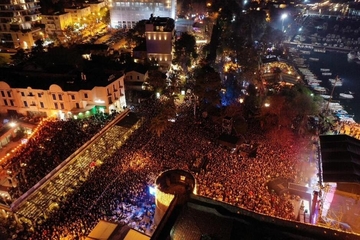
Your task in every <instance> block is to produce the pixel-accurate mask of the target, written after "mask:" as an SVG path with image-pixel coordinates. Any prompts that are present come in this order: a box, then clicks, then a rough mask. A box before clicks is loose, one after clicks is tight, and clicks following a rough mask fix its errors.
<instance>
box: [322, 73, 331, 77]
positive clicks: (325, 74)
mask: <svg viewBox="0 0 360 240" xmlns="http://www.w3.org/2000/svg"><path fill="white" fill-rule="evenodd" d="M321 74H322V75H323V76H331V75H332V73H331V72H323V73H321Z"/></svg>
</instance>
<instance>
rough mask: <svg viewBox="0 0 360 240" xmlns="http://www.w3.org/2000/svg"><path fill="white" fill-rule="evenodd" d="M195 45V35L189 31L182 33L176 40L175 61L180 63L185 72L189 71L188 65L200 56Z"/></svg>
mask: <svg viewBox="0 0 360 240" xmlns="http://www.w3.org/2000/svg"><path fill="white" fill-rule="evenodd" d="M195 46H196V40H195V37H194V36H193V35H191V34H189V33H187V32H186V33H183V34H181V36H180V38H179V39H177V40H176V41H175V47H174V60H173V61H174V63H178V64H179V65H180V66H181V67H182V69H183V70H184V71H185V73H187V72H188V67H189V66H191V63H192V61H193V60H194V59H196V58H197V56H198V54H197V52H196V49H195Z"/></svg>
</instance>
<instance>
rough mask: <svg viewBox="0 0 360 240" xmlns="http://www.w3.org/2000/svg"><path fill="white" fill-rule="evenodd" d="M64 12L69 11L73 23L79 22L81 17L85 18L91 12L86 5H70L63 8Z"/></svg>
mask: <svg viewBox="0 0 360 240" xmlns="http://www.w3.org/2000/svg"><path fill="white" fill-rule="evenodd" d="M64 11H65V12H67V13H70V15H71V18H72V21H73V23H76V22H77V23H80V21H81V19H83V18H86V17H87V16H88V15H89V14H91V9H90V6H86V7H79V6H75V7H70V8H65V9H64Z"/></svg>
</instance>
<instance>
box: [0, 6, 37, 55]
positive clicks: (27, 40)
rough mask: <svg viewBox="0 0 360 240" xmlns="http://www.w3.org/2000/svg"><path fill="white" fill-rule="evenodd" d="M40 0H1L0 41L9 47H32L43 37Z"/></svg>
mask: <svg viewBox="0 0 360 240" xmlns="http://www.w3.org/2000/svg"><path fill="white" fill-rule="evenodd" d="M40 19H41V13H40V1H39V0H1V1H0V41H1V45H2V46H4V47H8V48H23V49H28V48H29V49H30V48H31V47H32V46H34V43H35V41H36V40H37V39H40V38H42V37H43V33H42V32H41V28H40V27H38V24H39V23H40Z"/></svg>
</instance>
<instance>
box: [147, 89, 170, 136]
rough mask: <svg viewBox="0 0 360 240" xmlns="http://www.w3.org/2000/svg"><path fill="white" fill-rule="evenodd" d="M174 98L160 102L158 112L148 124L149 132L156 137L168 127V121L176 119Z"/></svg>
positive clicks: (166, 98)
mask: <svg viewBox="0 0 360 240" xmlns="http://www.w3.org/2000/svg"><path fill="white" fill-rule="evenodd" d="M174 100H175V96H170V97H165V98H164V99H163V100H162V102H161V107H160V112H159V113H158V115H157V116H156V117H154V118H153V119H152V120H151V122H150V131H151V132H152V133H154V134H156V135H157V136H158V137H160V136H161V134H162V133H163V132H164V131H165V130H166V129H167V128H168V127H169V126H170V124H172V123H171V121H169V119H175V117H176V105H175V102H174Z"/></svg>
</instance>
